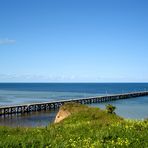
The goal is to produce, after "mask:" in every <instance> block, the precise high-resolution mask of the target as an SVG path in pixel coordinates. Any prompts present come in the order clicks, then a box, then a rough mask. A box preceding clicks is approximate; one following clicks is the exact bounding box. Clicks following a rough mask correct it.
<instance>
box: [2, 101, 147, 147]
mask: <svg viewBox="0 0 148 148" xmlns="http://www.w3.org/2000/svg"><path fill="white" fill-rule="evenodd" d="M62 109H63V110H68V111H69V112H71V116H69V117H68V118H66V119H64V120H63V121H62V122H60V123H57V124H52V125H49V126H48V127H44V128H43V127H38V128H37V127H36V128H22V127H17V128H10V127H0V147H9V148H10V147H14V148H17V147H24V148H29V147H34V148H38V147H45V148H48V147H53V148H73V147H76V148H99V147H100V148H116V147H119V148H122V147H125V148H126V147H129V148H148V120H144V121H134V120H133V121H132V120H125V119H123V118H121V117H119V116H117V115H115V114H109V113H107V112H106V111H103V110H101V109H98V108H92V107H87V106H84V105H80V104H74V103H72V104H66V105H64V106H63V107H62Z"/></svg>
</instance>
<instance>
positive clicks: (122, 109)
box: [90, 96, 148, 119]
mask: <svg viewBox="0 0 148 148" xmlns="http://www.w3.org/2000/svg"><path fill="white" fill-rule="evenodd" d="M107 104H112V105H114V106H116V111H115V112H116V114H118V115H119V116H121V117H124V118H128V119H146V118H148V96H145V97H137V98H130V99H125V100H117V101H110V102H104V103H98V104H97V103H96V104H91V105H90V106H94V107H99V108H102V109H105V105H107Z"/></svg>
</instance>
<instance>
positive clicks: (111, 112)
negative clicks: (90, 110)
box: [106, 104, 116, 114]
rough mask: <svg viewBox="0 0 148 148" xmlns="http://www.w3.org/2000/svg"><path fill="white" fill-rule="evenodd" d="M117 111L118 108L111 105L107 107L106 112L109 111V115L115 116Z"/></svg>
mask: <svg viewBox="0 0 148 148" xmlns="http://www.w3.org/2000/svg"><path fill="white" fill-rule="evenodd" d="M115 109H116V107H115V106H113V105H111V104H108V105H106V111H107V113H110V114H115Z"/></svg>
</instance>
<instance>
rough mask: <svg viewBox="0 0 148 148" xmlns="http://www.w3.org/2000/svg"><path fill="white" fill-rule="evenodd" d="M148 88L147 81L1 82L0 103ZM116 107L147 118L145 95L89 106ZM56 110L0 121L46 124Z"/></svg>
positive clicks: (0, 122)
mask: <svg viewBox="0 0 148 148" xmlns="http://www.w3.org/2000/svg"><path fill="white" fill-rule="evenodd" d="M145 90H148V83H0V106H5V105H14V104H26V103H35V102H48V101H53V100H62V99H73V98H84V97H92V96H100V95H109V94H119V93H127V92H135V91H145ZM108 103H110V104H113V105H115V106H116V107H117V109H116V113H117V114H118V115H120V116H122V117H124V118H129V119H144V118H148V96H145V97H139V98H131V99H126V100H117V101H111V102H105V103H100V104H99V103H96V104H91V105H90V106H95V107H100V108H105V105H106V104H108ZM56 112H57V111H54V112H50V111H47V112H40V113H31V114H29V115H18V116H13V117H7V118H2V117H0V125H8V126H9V125H10V126H46V125H48V124H49V123H51V122H53V120H54V117H55V115H56Z"/></svg>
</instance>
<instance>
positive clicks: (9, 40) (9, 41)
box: [0, 38, 16, 45]
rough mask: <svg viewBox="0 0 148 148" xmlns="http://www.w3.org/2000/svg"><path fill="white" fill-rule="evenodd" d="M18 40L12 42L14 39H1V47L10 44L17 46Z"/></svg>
mask: <svg viewBox="0 0 148 148" xmlns="http://www.w3.org/2000/svg"><path fill="white" fill-rule="evenodd" d="M15 43H16V40H12V39H8V38H6V39H0V45H9V44H15Z"/></svg>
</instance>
